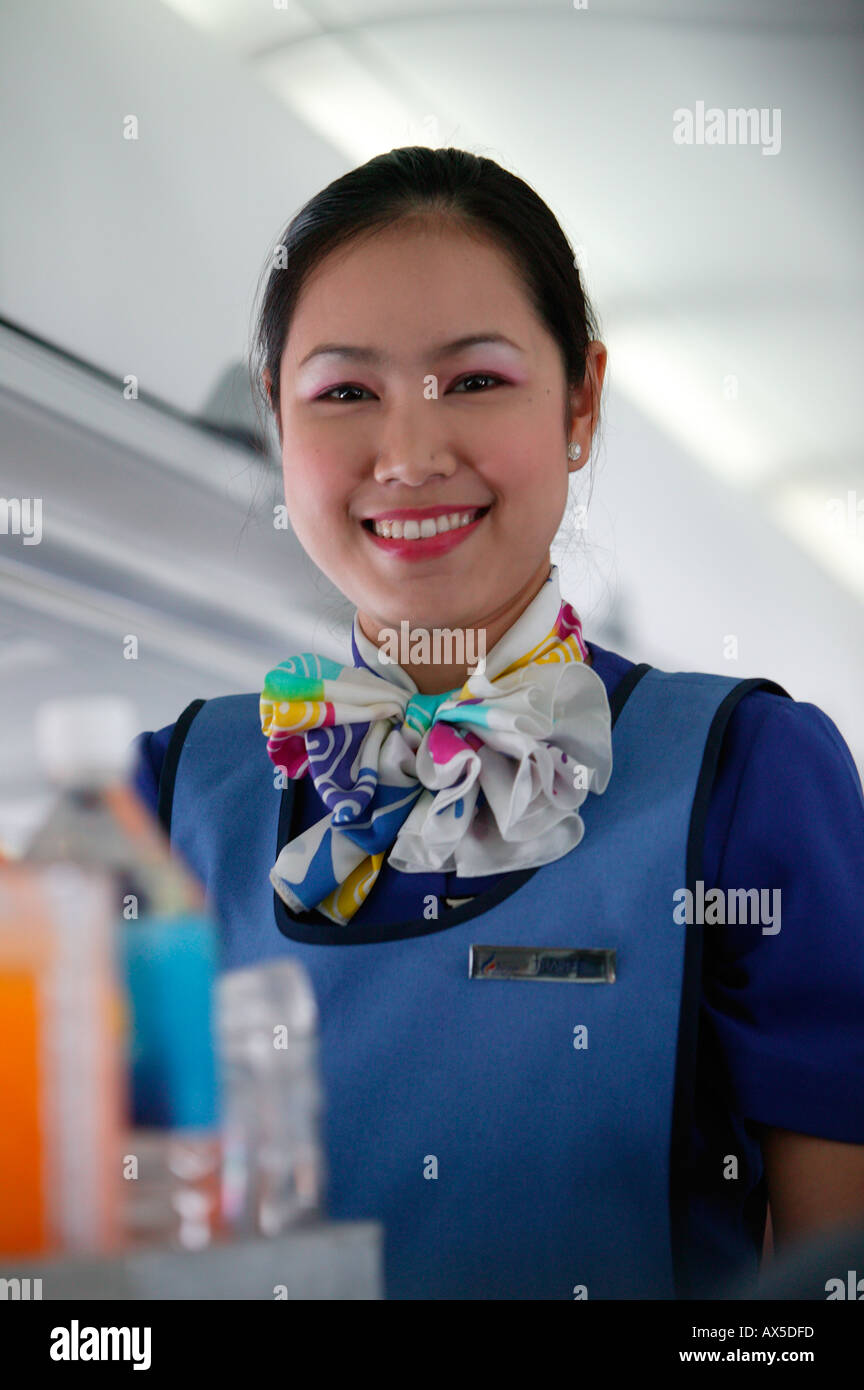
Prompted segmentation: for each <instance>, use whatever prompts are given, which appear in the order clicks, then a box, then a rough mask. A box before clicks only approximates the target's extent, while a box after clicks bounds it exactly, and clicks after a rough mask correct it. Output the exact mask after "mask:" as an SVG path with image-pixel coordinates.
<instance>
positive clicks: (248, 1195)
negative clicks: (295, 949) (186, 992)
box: [217, 959, 326, 1238]
mask: <svg viewBox="0 0 864 1390" xmlns="http://www.w3.org/2000/svg"><path fill="white" fill-rule="evenodd" d="M217 992H218V1017H219V1037H220V1053H221V1063H222V1085H223V1112H222V1113H223V1145H224V1149H223V1172H222V1211H223V1218H224V1221H225V1225H226V1228H227V1229H228V1230H230V1231H231V1232H232V1234H233V1235H234V1236H236V1237H238V1238H239V1237H252V1236H278V1235H281V1234H283V1233H284V1232H285V1231H288V1230H289V1229H291V1228H292V1227H295V1226H298V1225H306V1224H309V1223H312V1222H315V1221H316V1220H321V1219H322V1218H323V1215H324V1186H325V1181H326V1172H325V1161H324V1156H323V1153H322V1148H321V1142H320V1112H321V1086H320V1078H319V1074H318V1009H317V1005H316V1002H315V995H314V993H313V990H312V986H311V984H310V982H309V977H308V974H307V972H306V970H305V969H304V968H303V966H302V965H301V963H300V962H299V961H296V960H290V959H281V960H274V961H270V962H268V963H266V964H264V965H258V966H247V967H244V968H243V969H240V970H232V971H228V972H226V973H225V974H223V975H222V976H221V977H220V979H219V982H218V987H217Z"/></svg>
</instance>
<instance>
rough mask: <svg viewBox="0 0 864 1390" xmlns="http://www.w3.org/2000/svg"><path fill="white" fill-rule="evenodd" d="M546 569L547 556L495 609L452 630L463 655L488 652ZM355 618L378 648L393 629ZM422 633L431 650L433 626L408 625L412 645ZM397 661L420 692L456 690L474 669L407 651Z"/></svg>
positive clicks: (362, 615)
mask: <svg viewBox="0 0 864 1390" xmlns="http://www.w3.org/2000/svg"><path fill="white" fill-rule="evenodd" d="M549 569H550V562H549V558H548V556H547V557H546V558H545V559H544V561H543V562H542V564H541V565H540V566H539V567H538V569H537V570H535V572H534V574H533V575H532V576H531V578H530V579H529V580H528V581H527V583H526V584H524V585H523V587H522V588H521V589H520V590H519V591H518V592H517V593H516V594H514V595H513V596H512V597H511V598H509V599H508V600H507V601H506V603H503V604H502V605H501V607H500V608H496V609H495V610H494V611H493V612H492V613H490V614H488V615H487V616H485V617H483V618H480V619H478V620H477V621H476V622H474V623H472V624H471V625H470V626H469V627H465V628H460V629H452V630H454V631H458V632H461V633H462V635H463V637H464V653H465V654H466V655H468V656H469V657H470V656H471V655H473V653H475V652H476V653H478V654H479V655H480V657H481V658H482V656H483V655H484V653H485V655H486V656H488V655H489V653H490V652H491V651H492V648H493V647H494V646H495V644H496V643H497V642H500V640H501V638H502V637H503V636H504V634H505V633H506V632H508V631H509V629H510V628H511V627H512V626H513V624H514V623H515V622H516V620H517V619H518V618H520V617H521V616H522V614H523V613H524V612H525V609H526V608H527V607H528V605H529V604H530V603H531V601H532V600H533V599H535V598H536V597H537V594H538V593H539V592H540V590H541V589H542V587H543V585H544V584H545V582H546V580H547V578H548V576H549ZM358 618H359V623H360V627H361V629H362V631H363V633H364V634H365V636H366V637H368V638H369V640H370V641H371V642H374V643H375V645H376V646H377V647H379V648H380V647H381V646H382V645H383V643H384V641H385V640H386V638H387V635H388V634H390V633H392V632H393V631H394V627H393V625H392V624H391V625H388V624H386V623H382V622H379V621H377V620H376V619H374V618H371V617H369V616H368V615H367V614H365V613H360V612H359V611H358ZM395 631H396V632H399V631H400V627H399V624H398V623H397V624H396V625H395ZM422 633H428V635H429V636H428V642H426V643H424V644H423V645H424V646H425V647H426V648H427V651H428V652H429V653H434V651H435V644H434V643H433V641H432V636H433V629H431V628H428V627H424V626H423V625H418V626H416V627H415V626H412V627H411V638H412V645H413V644H415V642H416V635H417V634H422ZM403 656H404V657H405V659H404V660H403V659H402V658H403ZM398 663H399V665H400V666H401V667H402V670H403V671H405V673H406V674H407V675H409V676H410V677H411V679H412V680H413V682H414V684H415V685H416V686H417V689H418V690H419V691H420V693H421V694H422V695H442V694H443V693H444V692H445V691H447V690H458V689H460V688H461V687H462V686H463V685H464V684H465V682H466V680H467V679H468V677H469V676H470V675H471V672H472V671H473V669H474V666H473V664H469V663H468V662H459V661H456V662H445V661H437V662H436V661H435V660H432V659H430V660H428V661H427V660H411V659H410V655H409V653H407V652H405V653H400V655H399V657H398Z"/></svg>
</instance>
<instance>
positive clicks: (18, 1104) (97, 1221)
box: [0, 861, 126, 1255]
mask: <svg viewBox="0 0 864 1390" xmlns="http://www.w3.org/2000/svg"><path fill="white" fill-rule="evenodd" d="M115 916H116V913H115V909H114V894H113V884H112V882H111V880H110V878H109V877H108V876H106V875H102V874H100V873H98V872H94V871H92V870H87V869H82V868H80V867H78V866H75V865H73V864H55V865H45V866H36V865H30V864H25V863H16V862H14V861H12V862H6V863H3V864H0V1253H2V1254H3V1255H9V1254H30V1253H37V1252H40V1251H45V1252H49V1251H52V1252H58V1253H59V1252H61V1251H70V1252H72V1251H75V1252H80V1253H83V1252H96V1251H107V1250H110V1249H112V1248H114V1247H116V1245H117V1242H118V1239H119V1232H120V1225H119V1215H120V1214H119V1203H118V1192H117V1182H116V1177H115V1173H116V1154H115V1150H116V1148H117V1146H118V1145H119V1142H120V1125H121V1121H122V1117H123V1114H124V1112H125V1106H126V1101H125V1086H126V1067H125V1037H124V1031H125V1029H124V1014H123V1007H122V993H121V989H120V985H119V980H118V973H117V969H116V961H115V944H114V932H115Z"/></svg>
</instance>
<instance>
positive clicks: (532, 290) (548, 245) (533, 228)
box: [250, 145, 599, 435]
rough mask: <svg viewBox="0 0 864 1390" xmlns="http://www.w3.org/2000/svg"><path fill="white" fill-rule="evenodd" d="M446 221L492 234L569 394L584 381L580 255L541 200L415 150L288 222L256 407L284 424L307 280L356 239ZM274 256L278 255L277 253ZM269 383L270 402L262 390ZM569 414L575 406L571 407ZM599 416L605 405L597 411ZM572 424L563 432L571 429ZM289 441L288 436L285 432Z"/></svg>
mask: <svg viewBox="0 0 864 1390" xmlns="http://www.w3.org/2000/svg"><path fill="white" fill-rule="evenodd" d="M418 216H419V217H427V216H438V217H440V218H441V219H442V220H446V221H450V222H453V223H456V224H457V225H460V226H462V227H464V228H465V230H466V231H467V232H469V233H470V234H474V235H476V234H478V233H479V234H481V235H483V234H485V235H486V236H488V237H490V238H492V239H494V241H495V242H496V243H497V244H498V246H499V247H501V248H502V249H503V250H504V251H505V253H507V254H508V255H509V257H510V260H511V261H512V263H513V265H514V268H515V270H516V273H517V275H519V277H520V278H521V280H522V283H523V284H524V286H525V289H526V292H527V294H528V296H529V298H530V300H531V302H532V304H533V305H534V308H535V311H536V313H537V314H538V315H539V317H540V319H541V320H542V322H543V323H544V324H545V325H546V327H547V329H548V330H549V332H550V333H551V334H552V336H553V337H554V338H555V339H556V341H557V343H558V345H559V347H560V349H561V354H562V358H563V362H564V370H565V376H566V381H567V384H568V387H579V386H581V385H582V383H583V382H584V380H585V371H586V367H587V354H586V349H587V346H588V344H589V342H591V340H592V339H595V338H597V337H599V333H598V330H597V326H596V322H595V316H594V312H593V310H592V308H591V305H590V303H589V302H588V299H587V297H586V295H585V292H584V290H583V288H582V282H581V279H580V275H579V269H578V266H577V265H576V260H575V257H574V254H573V247H572V246H571V245H570V242H569V241H568V240H567V237H566V236H565V235H564V232H563V231H562V229H561V227H560V225H559V223H558V221H557V219H556V217H555V216H554V214H553V213H552V212H551V211H550V209H549V208H548V207H547V205H546V204H545V203H544V202H543V199H542V198H540V197H539V195H538V194H537V193H535V192H534V190H533V188H530V187H529V185H528V184H527V183H524V182H523V180H522V179H520V178H517V176H516V175H515V174H511V173H509V172H508V171H507V170H506V169H502V167H501V166H500V165H499V164H496V163H495V161H494V160H492V159H487V158H485V157H484V156H482V155H477V154H471V153H469V152H468V151H467V150H457V149H452V148H449V149H429V148H427V147H426V146H425V145H408V146H404V147H403V148H401V149H395V150H390V151H389V152H388V153H386V154H379V155H376V156H375V157H374V158H373V159H370V160H368V161H367V162H366V163H365V164H361V165H360V166H359V167H358V168H356V169H351V170H349V172H348V173H347V174H343V175H342V176H341V177H340V178H338V179H335V180H334V181H333V182H332V183H330V184H328V185H327V187H326V188H324V189H322V190H321V192H320V193H316V194H315V196H314V197H313V198H310V200H309V202H307V203H306V204H305V206H304V207H302V208H301V209H300V211H299V212H298V213H297V215H296V216H295V217H294V218H293V219H292V221H291V222H289V224H288V226H287V228H286V229H285V232H284V233H283V235H282V238H281V240H280V242H279V244H278V246H277V247H276V248H275V250H276V251H277V252H279V253H280V256H279V262H278V263H277V264H273V263H272V256H271V258H270V263H269V264H268V266H267V267H265V269H264V271H263V274H262V283H263V293H262V292H261V285H260V284H259V294H258V296H256V298H260V308H259V309H258V312H257V325H256V330H255V339H254V346H253V351H252V356H251V364H250V365H251V373H252V388H253V394H254V395H255V399H256V403H257V402H259V401H260V402H261V403H263V405H264V408H265V411H266V409H267V408H268V407H269V408H270V409H271V410H272V411H273V414H274V416H275V418H276V421H277V424H278V423H279V376H280V363H281V359H282V353H283V350H284V347H285V341H286V338H287V336H288V331H289V328H290V325H291V319H292V316H293V314H294V310H295V308H296V305H297V301H298V299H299V296H300V292H301V289H302V287H303V284H304V282H305V280H306V277H307V275H308V274H309V272H310V271H311V270H312V269H313V267H315V266H317V265H318V264H319V262H320V261H321V260H322V259H323V258H324V256H326V255H327V254H328V253H329V252H330V251H333V250H334V249H335V248H336V247H338V246H342V245H344V244H346V243H347V242H349V241H351V240H352V239H353V238H355V237H359V236H362V235H364V234H367V233H371V232H373V231H375V230H379V229H381V228H383V227H386V226H389V225H392V224H394V223H396V222H399V221H402V220H403V219H405V218H412V217H418ZM274 254H275V253H274ZM265 368H266V369H267V370H268V371H269V374H270V380H271V396H270V398H269V399H268V396H267V392H266V387H265V385H264V382H263V372H264V369H265ZM565 407H566V408H568V409H569V401H568V402H565ZM597 409H598V412H599V401H598V403H597ZM566 423H567V422H566V420H565V428H566ZM280 435H281V426H280Z"/></svg>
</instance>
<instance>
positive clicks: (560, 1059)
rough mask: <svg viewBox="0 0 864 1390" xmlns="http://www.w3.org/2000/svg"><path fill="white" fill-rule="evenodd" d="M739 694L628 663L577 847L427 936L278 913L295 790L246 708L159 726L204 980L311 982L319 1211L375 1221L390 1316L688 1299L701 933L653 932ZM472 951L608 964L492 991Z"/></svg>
mask: <svg viewBox="0 0 864 1390" xmlns="http://www.w3.org/2000/svg"><path fill="white" fill-rule="evenodd" d="M756 688H763V689H769V690H773V691H774V692H775V693H777V694H781V695H785V694H786V692H785V691H784V690H782V688H781V687H779V686H777V685H775V684H774V683H773V682H770V681H764V680H760V679H753V680H744V681H741V680H736V679H730V678H726V677H721V676H714V675H707V674H699V673H694V674H691V673H674V674H673V673H669V672H665V671H660V670H657V669H656V668H653V667H649V666H645V665H642V666H637V667H634V668H632V669H631V670H630V671H628V672H627V674H626V675H625V677H624V679H623V681H622V682H621V684H620V686H619V687H618V689H616V691H615V692H614V694H613V697H612V700H611V702H610V703H611V706H612V712H613V731H612V738H613V759H614V764H613V771H612V776H611V779H610V782H609V785H608V787H607V789H606V791H605V792H604V793H603V795H602V796H596V795H594V794H593V793H589V795H588V797H587V798H586V800H585V802H584V804H583V806H582V808H581V814H582V818H583V820H584V822H585V835H584V838H583V840H582V842H581V843H580V844H579V845H577V846H576V847H575V848H574V849H572V850H571V851H570V852H569V853H568V854H566V855H565V856H564V857H563V858H561V859H558V860H556V861H555V862H553V863H551V864H545V865H543V866H541V867H539V868H535V869H527V870H521V871H519V872H515V873H512V874H506V875H504V877H503V878H502V879H501V880H499V882H498V883H497V884H496V885H495V886H494V887H493V888H492V889H490V890H488V891H487V892H485V893H483V894H481V895H480V896H479V897H477V898H475V899H474V900H473V901H471V902H468V903H465V904H463V905H462V906H460V907H457V908H455V909H453V910H451V911H443V910H442V911H441V915H440V916H439V917H438V918H437V919H435V918H433V919H431V920H425V919H422V920H414V921H412V922H408V923H404V924H397V925H388V926H381V927H379V928H375V927H370V926H369V924H368V923H367V924H365V925H364V926H363V927H362V928H358V927H357V926H356V925H355V926H353V927H352V926H351V924H349V925H348V926H347V927H337V926H336V925H335V924H333V923H327V924H323V923H316V922H315V921H314V919H311V918H310V914H308V913H307V914H303V916H299V915H298V916H292V915H291V914H290V913H289V912H288V910H287V909H286V907H285V905H284V903H282V901H281V899H280V898H279V897H278V896H277V895H276V894H275V893H274V891H273V888H272V886H271V884H270V882H269V879H268V873H269V870H270V869H271V867H272V865H273V863H274V861H275V859H276V856H277V854H278V852H279V849H280V848H281V847H282V845H283V844H284V843H285V842H286V840H287V839H289V838H290V835H291V808H292V802H293V794H294V790H295V784H294V783H293V782H289V783H288V786H287V787H286V788H284V789H280V788H278V787H277V786H276V784H275V769H274V767H273V764H272V763H271V761H270V759H269V757H268V755H267V751H266V740H265V739H264V737H263V735H262V733H261V726H260V720H259V713H258V708H259V697H258V695H257V694H254V693H253V694H243V695H229V696H222V697H218V698H214V699H210V700H207V701H202V700H196V701H194V702H193V703H192V704H191V705H190V706H189V707H188V708H187V709H186V710H185V711H184V713H183V715H182V716H181V717H180V719H179V720H178V721H177V725H176V726H175V730H174V735H173V737H172V742H171V746H170V747H169V749H168V753H167V755H166V760H165V765H164V768H163V773H162V778H161V782H160V816H161V817H162V820H163V823H164V824H165V825H166V826H167V827H168V828H170V833H171V837H172V841H173V843H174V845H175V847H176V848H177V849H179V851H180V852H181V854H182V855H183V856H184V857H185V859H186V860H187V862H188V863H189V864H190V865H191V866H192V868H193V869H194V870H195V871H196V872H197V873H198V875H199V876H200V878H201V880H202V881H203V883H204V884H205V886H206V889H207V891H208V894H209V896H210V899H211V902H212V904H213V906H214V908H215V910H216V912H217V914H218V916H219V918H220V921H221V925H222V929H223V932H224V936H223V968H225V969H231V968H234V967H237V966H243V965H249V964H253V963H256V962H260V961H265V960H269V959H273V958H275V957H278V956H283V955H290V956H294V957H295V958H297V959H299V960H301V961H302V963H303V965H304V966H305V967H306V969H307V971H308V973H309V975H310V977H311V981H312V985H313V988H314V990H315V993H316V997H317V1001H318V1006H319V1010H320V1028H321V1032H320V1051H319V1058H320V1067H321V1081H322V1085H323V1091H324V1101H325V1111H324V1114H323V1117H322V1138H323V1143H324V1152H325V1155H326V1161H327V1165H328V1184H329V1185H328V1215H329V1217H330V1218H331V1219H332V1220H336V1221H339V1220H346V1221H348V1220H363V1219H372V1220H377V1221H380V1222H381V1223H382V1224H383V1226H384V1231H385V1244H384V1277H385V1294H386V1297H388V1298H391V1299H423V1300H427V1299H451V1298H452V1299H573V1298H578V1297H588V1298H591V1299H596V1298H634V1299H646V1298H675V1297H687V1296H693V1294H692V1292H691V1288H690V1282H689V1281H690V1259H691V1253H692V1252H690V1250H689V1248H688V1239H687V1220H686V1196H687V1165H688V1145H689V1140H690V1135H691V1132H692V1107H693V1074H694V1066H695V1056H696V1041H697V1024H698V1014H699V1003H700V998H701V965H702V929H701V928H700V927H699V926H687V927H685V926H680V925H676V924H675V922H674V921H673V906H674V901H673V894H674V893H675V892H676V890H679V889H681V888H684V887H689V888H691V890H692V889H693V887H694V885H695V882H696V880H697V879H699V878H701V877H702V872H701V865H702V847H703V842H704V829H705V819H706V814H707V809H708V803H709V798H710V794H711V788H712V785H713V781H714V775H715V772H716V767H717V760H718V756H719V751H720V745H721V742H722V738H723V732H724V729H725V727H726V724H727V722H728V719H729V716H730V714H731V713H732V710H733V708H734V707H735V705H736V704H737V702H738V701H739V700H740V699H741V698H742V697H743V696H744V695H746V694H747V693H748V692H749V691H750V690H752V689H756ZM708 886H710V885H706V888H707V887H708ZM742 886H745V887H746V886H748V885H742ZM472 946H474V947H483V948H495V947H523V948H524V947H531V948H535V952H536V951H537V950H540V949H546V950H549V949H555V948H571V949H586V950H589V951H611V952H614V953H615V954H614V957H613V958H612V959H613V960H614V967H615V968H614V978H611V979H603V978H600V979H597V978H590V970H591V969H593V967H586V969H588V971H589V974H588V977H581V978H580V977H578V976H577V978H566V977H562V976H561V975H560V974H559V975H558V976H555V975H554V974H551V975H550V971H549V970H547V971H546V972H545V977H544V972H543V971H542V969H541V972H540V974H539V975H534V976H531V975H526V976H523V977H522V978H500V976H496V974H495V971H494V961H495V954H494V951H493V952H492V953H491V954H490V952H489V951H488V950H484V951H477V950H475V952H474V960H475V961H479V962H481V967H482V965H483V964H485V963H486V962H492V963H493V968H492V970H491V973H488V972H487V973H481V974H480V975H479V976H476V975H475V976H472V975H469V953H470V950H471V947H472ZM537 958H538V957H537V955H536V954H535V957H534V959H535V961H536V960H537ZM499 959H500V960H502V961H503V960H504V959H506V958H505V957H504V956H500V955H499ZM555 959H560V958H555ZM588 959H589V958H588V957H586V960H588ZM592 959H593V958H592ZM551 960H553V958H552V957H548V958H547V962H546V963H547V965H548V963H549V961H551ZM541 964H542V963H541ZM718 1161H719V1160H718ZM741 1261H742V1269H744V1270H746V1269H748V1267H749V1266H753V1265H754V1261H755V1254H754V1250H753V1247H752V1244H749V1243H748V1245H747V1246H746V1248H745V1247H744V1245H743V1242H742V1250H741Z"/></svg>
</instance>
